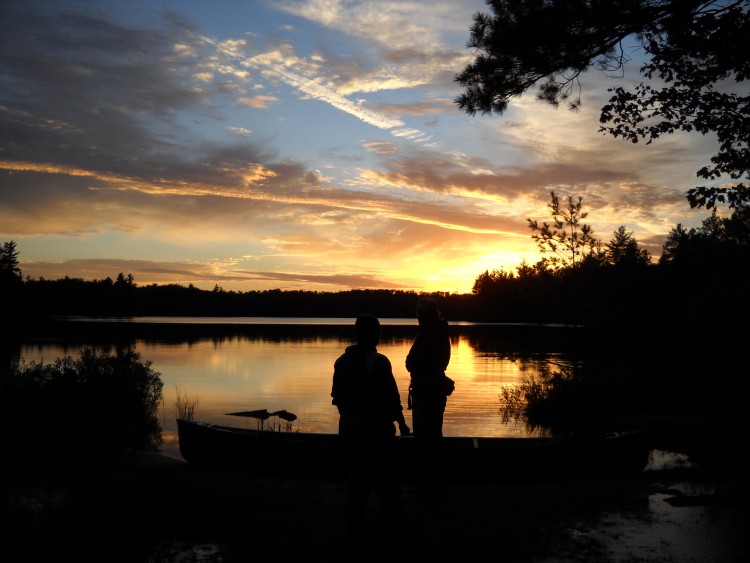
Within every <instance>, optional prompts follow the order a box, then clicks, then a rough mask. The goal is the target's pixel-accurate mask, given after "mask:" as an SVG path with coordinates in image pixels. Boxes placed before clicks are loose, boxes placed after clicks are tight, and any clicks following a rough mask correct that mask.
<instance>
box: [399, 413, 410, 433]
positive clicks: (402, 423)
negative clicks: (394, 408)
mask: <svg viewBox="0 0 750 563" xmlns="http://www.w3.org/2000/svg"><path fill="white" fill-rule="evenodd" d="M396 422H397V423H398V431H399V432H400V433H401V435H402V436H408V435H409V434H410V433H411V428H409V427H408V426H407V425H406V419H405V418H404V411H403V410H401V411H399V413H398V417H397V418H396Z"/></svg>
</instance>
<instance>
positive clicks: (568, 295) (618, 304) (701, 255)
mask: <svg viewBox="0 0 750 563" xmlns="http://www.w3.org/2000/svg"><path fill="white" fill-rule="evenodd" d="M552 196H553V205H551V206H550V207H551V208H552V209H553V216H554V217H555V219H556V220H557V219H558V214H563V215H564V212H565V211H566V210H565V209H563V208H562V205H560V203H559V200H558V199H557V198H556V197H555V196H554V194H552ZM568 205H569V207H568V210H567V211H568V213H567V215H565V220H564V221H562V222H559V223H558V227H559V226H562V227H563V228H562V229H557V230H555V229H554V226H555V225H554V224H552V225H548V224H546V223H545V224H544V225H543V226H540V225H537V224H536V222H531V221H530V223H532V230H533V231H534V233H535V234H534V235H533V237H534V238H535V239H536V240H537V242H538V243H539V245H540V248H542V250H543V251H544V250H547V251H548V253H549V255H550V256H551V257H549V258H543V259H542V260H540V261H539V262H537V263H536V264H533V265H532V264H526V263H523V264H521V265H520V266H519V267H518V268H517V269H516V271H515V272H511V271H506V270H503V269H500V270H492V271H485V272H483V273H481V274H480V275H479V276H477V277H476V279H475V283H474V287H473V291H472V292H471V293H465V294H458V293H433V294H431V295H433V296H435V297H437V298H438V301H439V303H440V306H441V309H442V311H443V313H444V316H445V317H446V318H447V319H448V320H449V321H450V320H452V321H478V322H508V323H510V322H512V323H529V322H531V323H562V324H575V325H587V326H596V327H602V328H623V327H625V328H627V329H628V330H629V329H630V328H631V327H638V326H643V325H644V324H646V323H650V324H657V325H666V326H671V327H675V326H677V325H679V326H686V325H692V326H695V327H701V329H705V328H706V327H707V326H709V325H715V326H716V325H723V326H726V325H734V321H735V319H736V318H737V317H738V316H741V315H744V314H746V313H747V311H748V301H749V300H748V299H747V287H748V286H747V281H746V280H747V278H746V276H745V274H744V273H743V272H744V271H745V269H746V268H747V264H748V263H749V261H750V210H749V209H748V208H746V207H740V208H737V209H735V210H733V212H732V214H731V216H729V217H724V218H722V217H719V216H718V215H717V214H716V213H712V215H711V216H710V217H709V218H707V219H706V220H705V221H704V222H703V225H702V226H701V227H700V228H697V229H690V230H686V229H684V228H682V227H681V226H680V225H678V226H677V227H675V228H674V229H672V231H671V232H670V234H669V236H668V238H667V241H666V243H665V244H664V248H663V253H662V256H661V257H660V259H659V260H658V261H656V262H655V261H653V260H652V259H651V257H650V256H649V254H648V252H646V251H645V250H643V249H642V248H641V247H640V246H639V245H638V243H637V241H636V240H635V239H634V238H633V237H632V233H628V232H627V231H625V229H624V227H621V228H620V229H619V230H618V231H616V232H615V234H614V237H613V238H612V239H611V240H610V241H609V242H608V243H606V244H603V243H602V242H600V241H598V240H596V239H594V238H593V237H590V236H586V237H583V238H581V237H578V238H576V237H571V235H570V234H569V233H570V232H574V230H575V229H581V230H582V232H587V231H586V229H587V226H586V225H583V224H582V223H580V218H581V217H583V216H584V214H583V213H582V212H581V203H580V198H579V201H578V203H576V202H575V201H574V200H573V199H572V198H570V201H569V203H568ZM566 227H567V230H566ZM560 249H563V250H562V252H561V251H560ZM1 250H2V252H1V253H0V289H1V290H2V299H0V312H2V314H3V316H4V317H5V318H6V319H8V320H10V319H13V318H38V317H48V316H152V315H154V316H248V317H258V316H261V317H266V316H269V317H273V316H280V317H354V316H356V315H357V314H358V313H362V312H369V313H372V314H374V315H376V316H379V317H383V318H387V317H390V318H394V317H396V318H399V317H414V315H415V306H416V303H417V301H418V299H419V297H420V296H421V295H423V294H422V293H419V292H415V291H403V290H387V289H355V290H349V291H340V292H320V291H303V290H280V289H273V290H266V291H246V292H239V291H226V290H224V289H223V288H221V287H219V286H218V285H217V286H215V287H214V289H213V290H203V289H198V288H196V287H194V286H192V285H190V286H188V287H185V286H182V285H176V284H170V285H156V284H152V285H139V284H138V283H137V282H136V280H135V279H134V277H133V276H132V275H130V274H128V275H125V274H123V273H121V274H119V275H118V276H117V278H116V279H115V280H112V279H111V278H106V279H103V280H93V281H90V280H83V279H79V278H69V277H66V278H63V279H58V280H46V279H32V278H29V277H27V278H25V279H24V278H23V277H22V276H21V271H20V268H19V266H18V251H17V250H16V245H15V243H14V242H13V241H11V242H6V243H4V245H3V247H2V249H1Z"/></svg>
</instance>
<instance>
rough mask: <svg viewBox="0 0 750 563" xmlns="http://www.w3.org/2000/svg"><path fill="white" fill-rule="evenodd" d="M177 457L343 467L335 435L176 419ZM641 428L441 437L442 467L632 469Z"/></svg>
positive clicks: (644, 445)
mask: <svg viewBox="0 0 750 563" xmlns="http://www.w3.org/2000/svg"><path fill="white" fill-rule="evenodd" d="M177 429H178V437H179V446H180V454H181V455H182V457H183V458H184V459H185V460H186V461H187V462H189V463H191V464H195V465H202V466H213V467H225V468H231V469H236V470H239V471H243V472H250V473H257V474H262V473H266V474H288V475H295V476H298V477H326V478H332V479H339V478H341V477H343V475H344V471H345V467H346V465H345V461H344V452H343V450H342V447H341V443H340V440H339V437H338V435H337V434H325V433H306V432H294V431H288V432H286V431H272V430H264V429H250V428H238V427H234V426H222V425H218V424H210V423H206V422H196V421H188V420H182V419H178V420H177ZM396 445H397V450H398V456H399V457H398V464H399V467H400V468H401V474H402V477H403V478H404V479H405V480H410V479H411V478H412V477H413V475H414V467H415V465H416V464H417V461H418V451H417V448H416V445H415V441H414V438H413V437H412V436H405V437H399V438H397V440H396ZM650 451H651V448H650V440H649V437H648V433H647V432H646V431H641V430H635V431H624V432H608V433H602V434H598V435H587V436H577V437H564V438H537V437H529V438H502V437H501V438H485V437H480V438H472V437H454V436H446V437H444V438H443V440H442V446H441V451H440V458H439V464H440V468H441V469H440V471H441V473H444V474H446V475H450V476H452V477H455V478H470V479H499V478H507V477H516V478H519V477H520V478H526V477H531V478H535V479H538V478H546V479H550V480H554V479H558V478H566V479H569V478H573V479H575V478H596V477H611V476H617V475H633V474H637V473H639V472H641V471H643V469H644V468H645V467H646V465H647V464H648V461H649V455H650Z"/></svg>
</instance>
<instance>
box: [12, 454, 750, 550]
mask: <svg viewBox="0 0 750 563" xmlns="http://www.w3.org/2000/svg"><path fill="white" fill-rule="evenodd" d="M745 477H746V471H744V472H741V473H739V474H735V473H734V472H729V473H715V472H705V471H698V470H696V469H694V468H677V469H671V470H669V469H667V470H660V471H650V472H644V473H643V474H641V475H639V476H636V477H634V478H624V479H623V478H620V479H601V480H590V479H589V480H585V481H575V480H573V481H570V480H567V481H555V480H549V481H535V482H531V481H527V482H523V481H517V480H513V481H506V482H498V483H482V484H477V483H467V482H455V481H451V480H450V476H447V480H446V483H445V495H444V496H443V497H442V498H440V499H423V498H421V497H419V496H418V495H417V494H416V491H415V490H414V489H413V488H412V487H410V486H405V487H403V495H402V498H403V504H404V516H405V518H404V519H405V528H404V529H396V528H395V527H390V526H389V525H388V523H386V525H385V527H383V526H379V525H378V523H377V512H376V507H375V505H374V503H371V513H370V516H371V519H372V524H373V527H372V533H371V534H370V535H369V536H368V537H367V538H365V539H364V541H362V542H360V543H353V542H352V541H350V538H349V537H348V535H347V534H346V529H347V528H346V522H345V519H344V514H345V512H344V508H345V505H344V502H345V500H344V499H345V496H344V493H345V485H344V483H342V482H338V481H333V480H321V479H306V478H294V477H283V476H273V475H257V474H255V475H254V474H244V473H243V474H240V473H237V472H232V471H227V470H213V469H206V468H200V467H195V466H193V465H190V464H188V463H187V462H185V461H183V460H179V459H177V458H174V457H169V456H166V455H164V454H161V453H143V452H140V453H130V454H127V455H125V456H123V457H122V458H121V459H120V460H119V462H118V463H116V464H104V465H102V466H98V467H97V465H96V464H94V465H92V466H90V467H88V468H85V469H81V470H80V471H79V472H77V473H69V474H68V475H67V477H66V478H65V479H63V480H56V479H55V478H54V476H53V475H50V478H49V480H47V481H44V480H43V481H42V482H41V483H36V484H32V483H31V482H30V483H28V484H27V485H25V486H20V487H17V488H15V489H12V490H11V491H10V494H9V497H8V498H9V500H10V503H9V509H10V511H9V514H8V516H10V518H9V519H8V520H9V521H8V525H7V526H6V530H8V532H9V533H8V535H7V537H8V538H10V539H9V540H7V543H10V545H7V544H6V553H7V552H8V549H7V548H9V550H10V552H11V554H12V555H13V556H15V558H20V559H24V560H31V559H33V558H34V557H40V558H47V557H54V558H55V559H58V560H61V559H68V560H72V559H74V560H78V561H88V560H91V561H93V560H102V559H105V560H109V561H148V562H157V561H159V562H162V561H163V562H166V561H202V562H219V561H222V562H224V563H226V562H231V561H249V560H252V559H254V558H256V557H257V556H259V555H261V554H262V555H264V556H275V557H287V556H294V555H298V556H304V557H306V558H308V559H309V558H310V557H313V556H316V557H322V558H325V559H326V560H328V561H331V560H333V561H351V560H354V559H356V560H357V561H382V560H383V559H384V558H387V559H389V560H391V561H407V560H410V561H413V560H414V559H415V558H419V557H421V556H430V555H431V556H434V557H436V558H438V559H439V560H444V559H445V558H446V557H447V556H455V557H474V556H476V557H479V556H486V555H496V556H497V557H498V558H501V559H503V560H506V561H513V562H515V561H518V562H534V563H575V562H585V561H597V562H599V563H608V562H609V563H615V562H617V563H619V562H624V561H641V560H644V561H645V560H648V561H650V562H651V563H659V562H665V563H666V562H667V561H680V562H681V563H688V562H692V561H695V562H696V563H697V562H699V561H700V562H701V563H703V562H708V561H717V562H718V561H721V562H723V563H726V562H729V563H732V562H734V561H737V562H738V563H739V561H744V560H745V559H746V556H747V554H748V553H750V551H748V548H749V547H750V544H749V543H748V540H747V539H746V534H745V532H744V531H745V530H746V529H747V524H748V523H750V517H748V515H747V511H746V510H745V509H744V507H745V506H746V503H747V501H748V500H750V494H749V491H748V481H747V479H746V478H745ZM13 558H14V557H11V559H13Z"/></svg>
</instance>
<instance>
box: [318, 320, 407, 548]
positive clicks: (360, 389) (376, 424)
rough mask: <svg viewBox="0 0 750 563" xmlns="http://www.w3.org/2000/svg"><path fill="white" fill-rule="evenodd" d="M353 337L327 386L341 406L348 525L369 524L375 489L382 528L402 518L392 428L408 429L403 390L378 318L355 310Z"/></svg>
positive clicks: (358, 530) (361, 527) (362, 527)
mask: <svg viewBox="0 0 750 563" xmlns="http://www.w3.org/2000/svg"><path fill="white" fill-rule="evenodd" d="M354 331H355V337H356V343H355V344H353V345H350V346H348V347H347V348H346V350H345V351H344V353H343V354H342V355H341V356H339V357H338V359H336V361H335V363H334V372H333V386H332V389H331V397H333V401H332V403H333V404H334V405H335V406H336V408H337V409H338V411H339V436H340V437H341V440H342V443H343V446H344V448H345V452H346V456H347V464H348V468H347V474H348V476H347V514H348V521H349V527H350V531H351V532H352V533H354V534H356V535H361V534H364V533H366V530H367V518H366V515H367V514H366V512H367V502H368V499H369V497H370V494H371V493H373V492H374V493H375V496H376V499H377V502H378V509H379V513H380V518H381V525H382V529H383V530H384V531H386V530H390V529H392V528H393V526H394V525H396V526H397V525H399V524H400V520H401V488H400V487H401V485H400V482H399V478H398V475H399V467H398V462H397V460H396V457H395V453H396V451H395V446H396V444H395V441H396V428H395V424H398V427H399V431H400V433H401V435H402V436H403V435H408V434H409V432H410V429H409V427H408V426H407V425H406V421H405V419H404V413H403V407H402V405H401V395H400V394H399V391H398V385H397V384H396V379H395V378H394V376H393V369H392V367H391V362H390V360H389V359H388V358H387V357H386V356H385V355H383V354H381V353H379V352H378V351H377V346H378V344H379V343H380V321H378V319H377V318H376V317H374V316H373V315H369V314H363V315H358V316H357V319H356V322H355V324H354Z"/></svg>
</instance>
